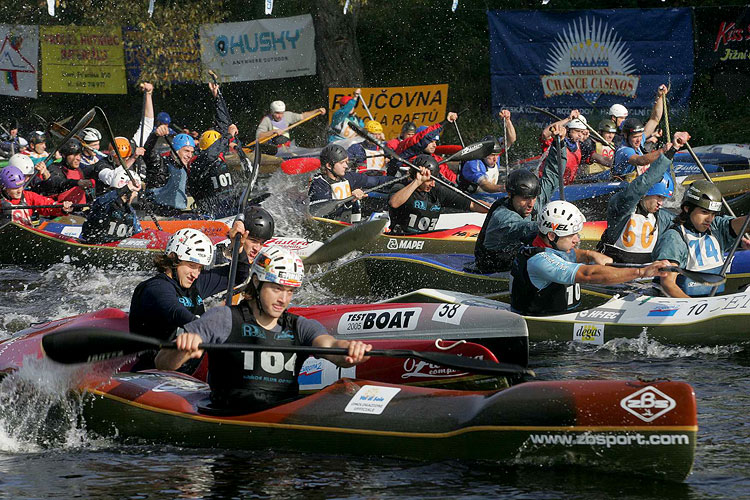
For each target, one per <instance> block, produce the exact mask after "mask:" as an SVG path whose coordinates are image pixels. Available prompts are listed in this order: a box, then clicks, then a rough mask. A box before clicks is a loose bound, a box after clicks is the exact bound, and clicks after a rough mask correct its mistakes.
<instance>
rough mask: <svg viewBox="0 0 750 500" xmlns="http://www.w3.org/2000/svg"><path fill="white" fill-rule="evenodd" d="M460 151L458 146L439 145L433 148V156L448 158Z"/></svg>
mask: <svg viewBox="0 0 750 500" xmlns="http://www.w3.org/2000/svg"><path fill="white" fill-rule="evenodd" d="M459 151H461V145H460V144H441V145H440V146H438V147H436V148H435V154H436V155H440V156H446V155H447V156H450V155H454V154H456V153H458V152H459Z"/></svg>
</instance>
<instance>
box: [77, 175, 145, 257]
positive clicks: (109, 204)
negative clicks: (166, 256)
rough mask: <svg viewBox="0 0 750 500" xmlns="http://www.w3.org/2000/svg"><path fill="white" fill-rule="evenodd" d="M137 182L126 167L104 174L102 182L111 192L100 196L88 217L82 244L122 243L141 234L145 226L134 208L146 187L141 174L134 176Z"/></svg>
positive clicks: (82, 233)
mask: <svg viewBox="0 0 750 500" xmlns="http://www.w3.org/2000/svg"><path fill="white" fill-rule="evenodd" d="M131 175H132V176H133V180H132V181H131V180H130V177H129V176H128V174H127V173H126V172H125V169H123V168H122V167H117V168H116V169H114V170H111V171H108V172H104V173H102V174H100V176H99V177H100V180H102V181H103V182H104V183H105V184H107V185H108V186H109V187H110V188H112V190H111V191H109V192H108V193H106V194H103V195H101V196H98V197H97V198H96V199H95V200H94V202H93V203H92V204H91V209H90V210H89V211H88V213H86V222H84V223H83V227H82V229H81V240H83V241H85V242H86V243H108V242H110V241H119V240H122V239H123V238H127V237H128V236H132V235H133V234H135V233H139V232H141V224H140V222H139V221H138V216H137V215H136V213H135V210H134V209H133V207H132V204H133V202H134V201H135V200H136V198H137V197H138V192H139V191H140V190H141V187H142V184H141V179H140V177H138V174H137V173H135V172H131Z"/></svg>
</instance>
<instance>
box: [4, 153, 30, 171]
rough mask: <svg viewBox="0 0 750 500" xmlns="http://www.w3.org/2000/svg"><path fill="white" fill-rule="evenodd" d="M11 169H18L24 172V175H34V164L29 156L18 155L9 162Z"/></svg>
mask: <svg viewBox="0 0 750 500" xmlns="http://www.w3.org/2000/svg"><path fill="white" fill-rule="evenodd" d="M8 166H9V167H16V168H18V170H20V171H21V172H23V175H34V162H33V161H32V160H31V158H29V155H25V154H21V153H16V154H14V155H13V156H11V157H10V160H8Z"/></svg>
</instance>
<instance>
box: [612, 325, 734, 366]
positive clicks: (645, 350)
mask: <svg viewBox="0 0 750 500" xmlns="http://www.w3.org/2000/svg"><path fill="white" fill-rule="evenodd" d="M742 350H743V349H742V347H740V346H738V345H725V346H713V347H677V346H667V345H664V344H662V343H660V342H658V341H657V340H654V339H650V338H649V337H648V328H647V327H643V330H642V331H641V333H640V335H639V336H638V338H636V339H624V338H617V339H612V340H610V341H609V342H607V343H605V344H604V345H602V346H601V347H599V348H598V349H597V351H607V352H610V353H612V354H628V355H630V354H638V355H639V356H645V357H648V358H657V359H667V358H687V357H699V356H729V355H731V354H735V353H737V352H740V351H742Z"/></svg>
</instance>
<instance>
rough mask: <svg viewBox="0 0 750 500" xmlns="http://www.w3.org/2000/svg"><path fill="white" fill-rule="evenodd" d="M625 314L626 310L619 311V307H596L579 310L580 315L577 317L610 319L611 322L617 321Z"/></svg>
mask: <svg viewBox="0 0 750 500" xmlns="http://www.w3.org/2000/svg"><path fill="white" fill-rule="evenodd" d="M623 314H625V311H619V310H617V309H599V308H596V309H587V310H585V311H581V312H579V313H578V316H576V319H587V320H593V319H598V320H602V321H609V322H611V323H617V320H618V319H620V318H621V317H622V315H623Z"/></svg>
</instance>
